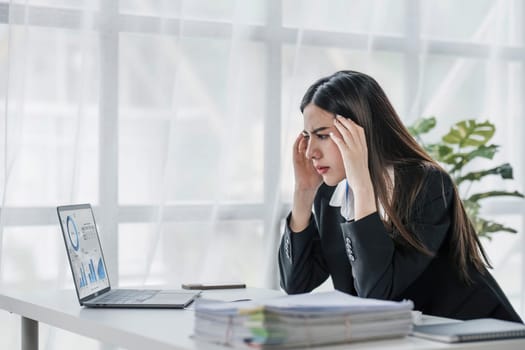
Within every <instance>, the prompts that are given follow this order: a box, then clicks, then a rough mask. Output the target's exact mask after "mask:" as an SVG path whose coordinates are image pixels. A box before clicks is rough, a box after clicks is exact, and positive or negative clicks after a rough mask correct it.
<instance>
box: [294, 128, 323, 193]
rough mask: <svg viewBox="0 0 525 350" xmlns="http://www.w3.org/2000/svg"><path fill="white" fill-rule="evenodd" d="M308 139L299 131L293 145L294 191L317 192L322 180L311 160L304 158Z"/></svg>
mask: <svg viewBox="0 0 525 350" xmlns="http://www.w3.org/2000/svg"><path fill="white" fill-rule="evenodd" d="M307 146H308V141H307V140H306V138H305V137H304V135H303V134H302V133H301V134H299V136H298V137H297V139H296V140H295V142H294V145H293V168H294V175H295V191H296V192H314V193H315V192H317V189H318V188H319V185H321V182H322V181H323V178H322V177H321V175H320V174H319V173H318V172H317V171H316V169H315V167H314V165H313V163H312V161H311V160H310V159H308V158H306V148H307Z"/></svg>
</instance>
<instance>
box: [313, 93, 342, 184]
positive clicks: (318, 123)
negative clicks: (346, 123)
mask: <svg viewBox="0 0 525 350" xmlns="http://www.w3.org/2000/svg"><path fill="white" fill-rule="evenodd" d="M303 117H304V131H303V135H304V136H305V140H306V141H307V148H306V157H307V158H308V159H310V160H311V161H312V162H313V165H314V167H315V169H316V170H317V172H318V173H319V174H321V176H322V177H323V181H324V182H325V183H326V184H327V185H329V186H335V185H337V184H338V183H339V182H341V180H343V179H344V178H345V177H346V173H345V167H344V163H343V158H342V157H341V152H340V151H339V148H338V147H337V145H336V144H335V142H334V141H333V140H332V139H331V138H330V132H333V133H334V135H337V136H340V134H339V131H337V129H336V128H335V126H334V117H335V116H334V114H333V113H330V112H328V111H325V110H324V109H321V108H319V107H317V106H316V105H314V104H312V103H310V104H308V105H307V106H306V107H305V108H304V110H303Z"/></svg>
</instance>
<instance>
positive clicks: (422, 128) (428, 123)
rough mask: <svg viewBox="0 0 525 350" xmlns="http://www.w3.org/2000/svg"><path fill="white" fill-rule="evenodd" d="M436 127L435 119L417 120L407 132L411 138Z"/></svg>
mask: <svg viewBox="0 0 525 350" xmlns="http://www.w3.org/2000/svg"><path fill="white" fill-rule="evenodd" d="M435 126H436V117H429V118H419V119H417V120H416V121H415V122H414V124H412V125H411V126H409V127H408V131H409V132H410V134H412V136H416V137H417V136H419V135H421V134H426V133H427V132H429V131H430V130H432V129H433V128H434V127H435Z"/></svg>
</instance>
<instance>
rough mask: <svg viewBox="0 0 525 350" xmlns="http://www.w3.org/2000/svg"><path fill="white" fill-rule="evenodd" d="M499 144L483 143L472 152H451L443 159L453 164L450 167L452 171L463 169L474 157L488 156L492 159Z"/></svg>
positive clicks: (487, 157)
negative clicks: (486, 144)
mask: <svg viewBox="0 0 525 350" xmlns="http://www.w3.org/2000/svg"><path fill="white" fill-rule="evenodd" d="M498 148H499V146H497V145H488V146H485V145H481V146H479V147H477V148H475V149H473V150H472V151H470V152H465V153H451V154H449V155H448V156H447V157H445V159H444V160H443V162H444V163H446V164H451V165H453V167H452V168H451V169H450V171H451V172H454V171H458V170H461V169H462V168H463V167H464V166H465V165H466V164H467V163H468V162H470V161H471V160H473V159H474V158H478V157H481V158H486V159H492V158H493V157H494V154H495V153H496V152H497V151H498Z"/></svg>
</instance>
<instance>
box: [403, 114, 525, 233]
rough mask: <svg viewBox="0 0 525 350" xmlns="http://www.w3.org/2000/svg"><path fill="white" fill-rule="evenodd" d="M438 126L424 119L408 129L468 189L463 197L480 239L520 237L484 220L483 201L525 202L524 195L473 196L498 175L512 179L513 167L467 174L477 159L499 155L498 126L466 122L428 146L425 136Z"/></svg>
mask: <svg viewBox="0 0 525 350" xmlns="http://www.w3.org/2000/svg"><path fill="white" fill-rule="evenodd" d="M435 126H436V118H435V117H430V118H420V119H418V120H417V121H416V122H415V123H414V124H413V125H411V126H409V128H408V129H409V131H410V133H411V134H412V135H413V136H414V137H415V138H416V140H417V141H418V142H419V143H420V144H421V145H422V146H423V147H424V148H425V150H426V151H427V152H428V153H429V154H430V155H431V156H432V157H433V158H434V159H435V160H437V161H438V162H439V163H440V164H441V165H442V166H443V167H444V168H445V169H446V170H447V171H448V172H449V174H450V175H451V176H452V179H453V180H454V182H455V183H456V185H457V186H458V187H460V185H461V187H462V189H464V188H466V190H465V191H464V192H463V193H462V201H463V204H464V206H465V210H466V212H467V214H468V216H469V217H470V219H471V220H472V223H473V224H474V228H475V229H476V232H477V234H478V235H479V236H480V237H486V238H488V239H491V238H492V234H493V233H495V232H501V231H504V232H511V233H516V232H517V231H516V230H515V229H513V228H511V227H508V226H505V225H504V224H501V223H498V222H495V221H491V220H487V219H484V218H482V217H480V215H479V211H480V208H481V203H480V201H481V200H483V199H485V198H490V197H501V196H512V197H521V198H523V194H522V193H520V192H518V191H513V192H508V191H498V190H493V191H485V192H476V193H470V190H471V189H472V184H473V183H475V182H476V181H479V180H481V179H482V178H484V177H485V176H489V175H497V176H501V178H502V179H504V180H508V179H512V178H513V175H512V166H511V165H510V164H509V163H504V164H501V165H498V166H496V167H492V168H489V169H484V170H476V171H466V169H465V167H466V165H467V164H469V163H470V162H471V161H472V160H474V159H476V158H485V159H492V158H493V157H494V154H496V152H497V151H498V148H499V146H498V145H495V144H489V141H490V139H491V138H492V136H493V135H494V132H495V126H494V124H492V123H490V122H489V121H485V122H478V121H476V120H473V119H469V120H462V121H459V122H457V123H456V124H454V125H453V126H452V127H451V128H450V131H449V132H448V133H447V134H446V135H444V136H443V137H442V138H441V141H439V142H437V143H429V144H425V143H424V142H423V140H422V138H421V135H423V134H426V133H428V132H429V131H430V130H432V129H433V128H434V127H435Z"/></svg>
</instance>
